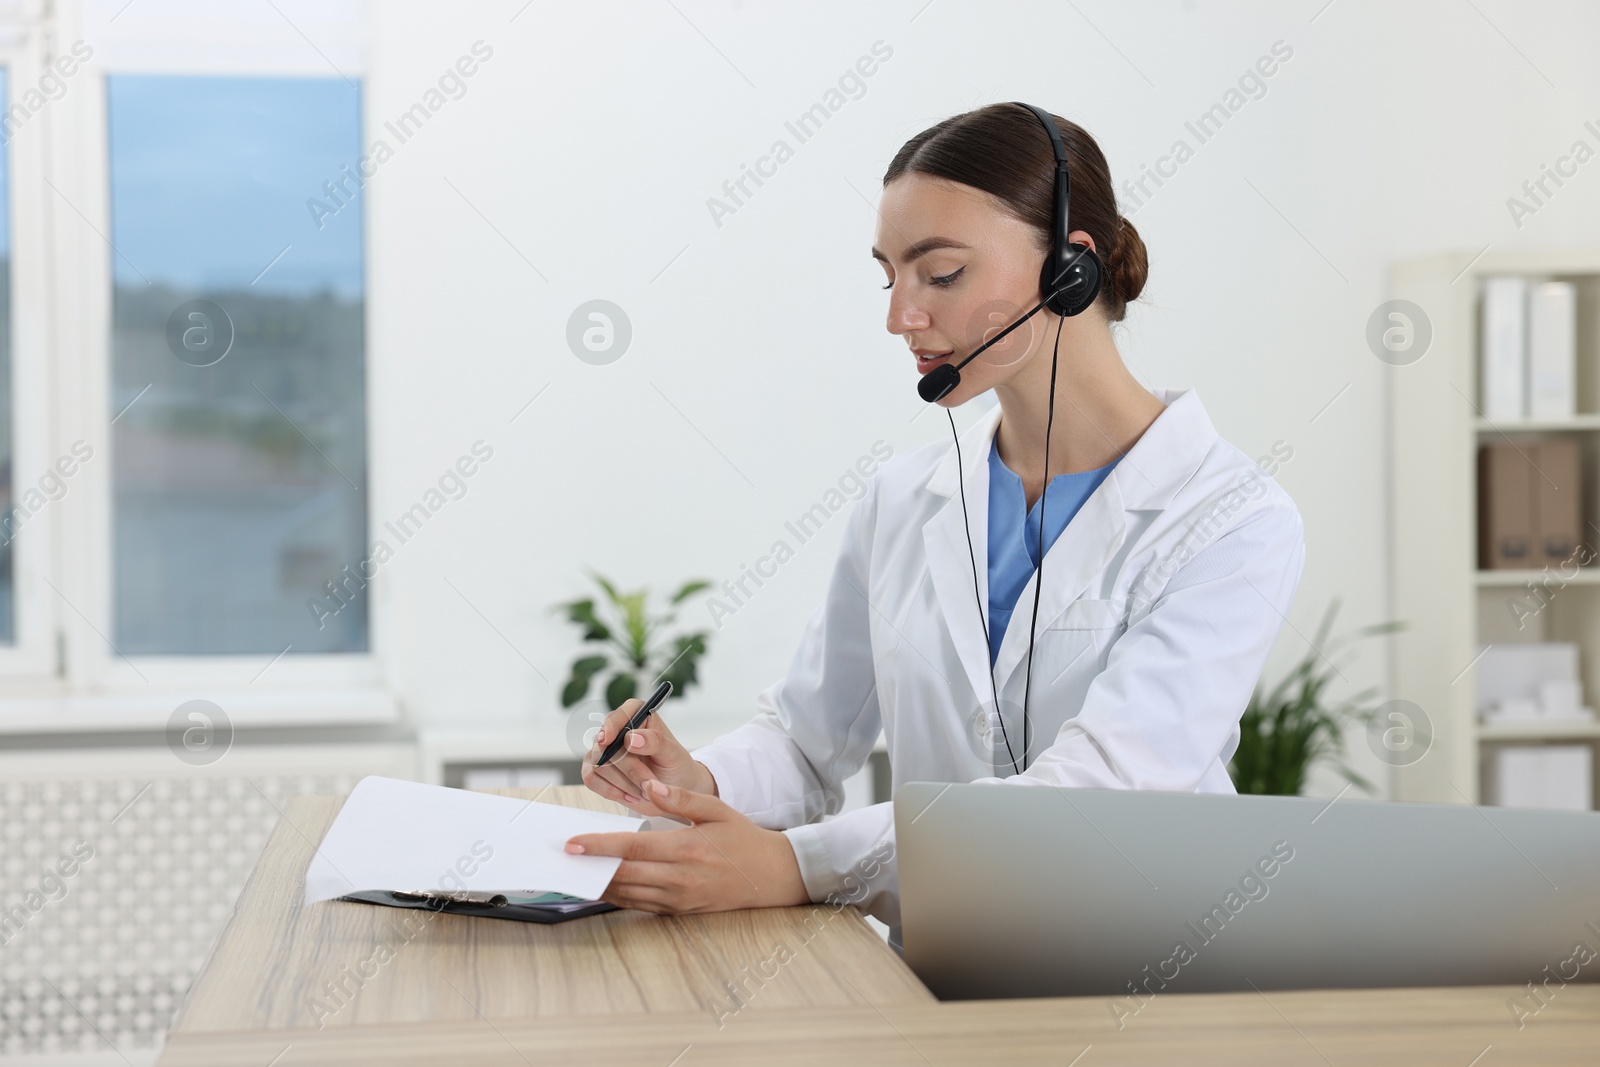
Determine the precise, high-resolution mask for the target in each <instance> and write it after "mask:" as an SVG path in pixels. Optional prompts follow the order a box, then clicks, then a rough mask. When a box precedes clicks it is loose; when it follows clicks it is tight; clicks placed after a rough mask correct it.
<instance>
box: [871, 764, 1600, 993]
mask: <svg viewBox="0 0 1600 1067" xmlns="http://www.w3.org/2000/svg"><path fill="white" fill-rule="evenodd" d="M894 815H895V836H896V847H897V852H898V868H899V880H900V900H901V916H900V920H901V931H900V932H901V939H902V945H903V947H904V954H905V960H906V963H907V964H909V965H910V966H911V968H912V970H914V971H915V972H916V973H917V975H918V977H920V978H921V979H922V980H923V981H924V982H925V983H926V984H927V985H928V988H929V989H931V990H932V991H933V992H934V993H935V995H937V996H938V997H940V998H941V999H974V998H987V997H1040V996H1065V995H1103V996H1110V997H1118V998H1125V999H1126V1004H1125V1008H1126V1010H1127V1011H1129V1012H1134V1011H1136V1010H1138V1007H1139V1006H1140V1005H1142V1004H1143V1003H1145V1002H1146V1001H1148V999H1149V998H1150V997H1153V996H1155V995H1156V994H1158V993H1161V992H1189V993H1193V992H1203V991H1204V992H1217V991H1249V990H1251V989H1252V988H1254V989H1260V990H1271V989H1309V988H1338V987H1363V986H1416V985H1482V984H1498V983H1509V984H1515V985H1523V984H1524V983H1527V982H1533V983H1535V984H1540V983H1543V982H1545V981H1550V982H1551V988H1557V987H1559V985H1560V983H1561V981H1562V980H1577V981H1585V980H1589V981H1592V980H1597V979H1600V959H1595V958H1591V957H1592V955H1593V953H1595V952H1600V813H1596V812H1566V811H1529V810H1514V809H1508V808H1483V807H1472V806H1469V805H1465V804H1463V805H1451V804H1403V803H1387V802H1381V801H1367V800H1348V799H1340V800H1336V801H1332V802H1330V801H1328V800H1325V799H1313V798H1305V797H1260V796H1234V795H1231V794H1226V795H1225V794H1194V793H1169V792H1138V791H1132V790H1117V789H1056V788H1050V787H1031V786H1012V785H997V784H987V785H950V784H940V783H924V782H910V783H907V784H905V785H904V786H902V787H901V788H900V789H899V790H898V792H896V794H895V798H894ZM1580 945H1582V946H1584V949H1583V950H1582V951H1580V950H1579V949H1578V946H1580ZM1547 967H1548V968H1549V969H1548V970H1546V968H1547ZM1553 975H1554V976H1558V977H1556V978H1554V979H1552V977H1551V976H1553Z"/></svg>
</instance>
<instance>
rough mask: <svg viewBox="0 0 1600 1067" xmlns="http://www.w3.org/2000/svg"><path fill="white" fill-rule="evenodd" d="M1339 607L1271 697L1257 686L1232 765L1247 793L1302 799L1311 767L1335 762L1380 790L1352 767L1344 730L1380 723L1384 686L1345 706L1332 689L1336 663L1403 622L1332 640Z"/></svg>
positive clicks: (1238, 784)
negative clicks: (1376, 698)
mask: <svg viewBox="0 0 1600 1067" xmlns="http://www.w3.org/2000/svg"><path fill="white" fill-rule="evenodd" d="M1338 611H1339V601H1338V600H1334V601H1333V602H1332V603H1331V604H1329V605H1328V611H1327V614H1326V615H1324V616H1323V619H1322V623H1321V625H1320V626H1319V627H1318V628H1317V634H1316V637H1315V638H1314V639H1313V640H1312V642H1311V646H1312V647H1311V651H1309V652H1308V653H1307V654H1306V656H1305V658H1304V659H1302V660H1301V661H1300V662H1299V663H1298V664H1297V665H1296V666H1295V667H1294V668H1293V669H1292V670H1290V671H1289V673H1288V674H1286V675H1284V677H1283V678H1282V679H1281V680H1280V681H1279V682H1278V684H1277V685H1276V686H1274V687H1273V688H1272V689H1271V690H1270V691H1268V692H1265V693H1263V692H1262V690H1261V689H1260V688H1259V687H1257V689H1256V691H1255V692H1254V693H1252V694H1251V696H1250V703H1249V705H1248V706H1247V707H1246V708H1245V712H1244V715H1243V717H1241V718H1240V720H1239V748H1238V750H1237V751H1235V752H1234V754H1233V759H1232V760H1230V761H1229V763H1228V774H1229V775H1230V776H1231V777H1232V778H1233V785H1234V788H1235V789H1237V790H1238V791H1239V792H1240V793H1268V794H1274V795H1278V796H1299V795H1300V791H1301V790H1302V789H1304V788H1305V784H1306V777H1307V775H1308V774H1309V773H1310V771H1311V768H1312V767H1313V766H1315V765H1316V764H1318V763H1319V762H1323V761H1330V762H1332V763H1333V764H1334V765H1335V767H1336V768H1337V769H1338V771H1339V773H1340V774H1342V775H1343V776H1344V777H1345V779H1346V780H1348V781H1350V782H1352V783H1353V784H1355V785H1358V786H1360V787H1361V788H1363V789H1365V790H1367V791H1368V792H1371V791H1372V788H1373V787H1372V783H1371V782H1369V781H1367V779H1366V778H1364V777H1363V776H1362V775H1360V774H1357V773H1356V772H1355V771H1354V770H1352V769H1351V768H1350V766H1349V765H1348V764H1346V763H1345V761H1344V757H1343V752H1344V728H1345V727H1346V726H1347V725H1349V724H1351V723H1356V724H1359V725H1360V726H1361V727H1362V728H1363V729H1365V728H1366V726H1367V724H1368V723H1369V722H1371V721H1372V717H1373V715H1374V714H1376V712H1377V711H1378V707H1379V705H1376V704H1371V703H1369V701H1370V700H1371V698H1372V696H1373V695H1374V694H1375V693H1376V692H1377V689H1376V687H1369V688H1367V689H1363V690H1362V691H1361V692H1359V693H1356V694H1354V695H1352V696H1350V697H1348V698H1346V699H1344V700H1340V701H1330V699H1329V697H1328V694H1327V689H1328V686H1329V684H1330V683H1331V682H1332V680H1333V678H1334V677H1335V675H1337V674H1338V668H1337V667H1335V666H1334V663H1333V661H1332V659H1331V658H1330V657H1331V656H1332V655H1333V653H1334V652H1336V651H1338V650H1339V649H1341V648H1344V647H1346V646H1348V645H1350V644H1352V643H1354V642H1355V641H1358V640H1360V639H1362V638H1366V637H1374V636H1377V635H1379V634H1387V633H1394V632H1395V631H1396V630H1399V629H1401V628H1402V627H1403V624H1402V623H1397V622H1386V623H1376V624H1374V625H1372V626H1366V627H1363V628H1361V629H1359V630H1356V631H1354V632H1352V633H1348V634H1345V635H1343V636H1340V637H1336V638H1333V639H1332V640H1329V637H1328V633H1329V631H1330V630H1331V629H1332V626H1333V617H1334V615H1336V614H1337V613H1338Z"/></svg>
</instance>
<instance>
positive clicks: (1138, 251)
mask: <svg viewBox="0 0 1600 1067" xmlns="http://www.w3.org/2000/svg"><path fill="white" fill-rule="evenodd" d="M1105 264H1106V274H1107V275H1109V277H1108V278H1107V279H1106V280H1107V281H1108V282H1109V283H1110V285H1111V289H1112V292H1113V293H1114V294H1115V297H1114V299H1113V301H1112V303H1113V304H1114V305H1115V306H1117V307H1118V308H1121V307H1122V306H1123V305H1125V304H1128V303H1131V302H1132V301H1134V300H1137V299H1139V294H1140V293H1142V292H1144V283H1145V279H1146V278H1148V277H1149V276H1150V257H1149V254H1148V253H1147V252H1146V251H1145V247H1144V238H1142V237H1140V236H1139V231H1138V230H1136V229H1134V228H1133V223H1131V222H1129V221H1128V220H1127V219H1125V218H1123V217H1122V216H1121V215H1118V216H1117V238H1116V241H1115V242H1114V243H1113V245H1112V247H1111V252H1110V256H1109V258H1107V259H1106V261H1105ZM1117 318H1118V319H1121V318H1122V316H1121V315H1118V316H1117Z"/></svg>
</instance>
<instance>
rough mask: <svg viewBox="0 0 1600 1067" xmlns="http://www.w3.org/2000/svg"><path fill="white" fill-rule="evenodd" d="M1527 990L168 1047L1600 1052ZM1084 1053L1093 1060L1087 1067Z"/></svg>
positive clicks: (420, 1065)
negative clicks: (1514, 1005) (1514, 1013)
mask: <svg viewBox="0 0 1600 1067" xmlns="http://www.w3.org/2000/svg"><path fill="white" fill-rule="evenodd" d="M1515 991H1516V990H1515V989H1513V988H1510V987H1503V986H1483V987H1463V988H1456V989H1371V990H1305V991H1296V992H1280V993H1269V994H1267V996H1265V997H1262V996H1260V995H1258V994H1255V993H1189V994H1171V995H1169V996H1168V998H1167V999H1166V1001H1165V1002H1163V1001H1162V999H1161V998H1160V997H1157V999H1156V1000H1154V1001H1152V1002H1151V1003H1150V1004H1149V1005H1148V1006H1147V1007H1146V1008H1145V1010H1144V1011H1143V1012H1141V1013H1140V1014H1139V1016H1138V1017H1137V1018H1135V1019H1132V1020H1129V1021H1128V1023H1127V1025H1126V1027H1125V1028H1124V1029H1122V1030H1121V1031H1118V1030H1117V1028H1116V1024H1115V1022H1114V1020H1113V1019H1112V1017H1111V1014H1110V1012H1109V1011H1108V1010H1107V1008H1106V1002H1105V1000H1104V999H1102V998H1098V997H1064V998H1059V999H1040V1000H991V1001H964V1002H963V1001H952V1002H949V1003H943V1004H899V1005H887V1006H880V1007H871V1006H861V1005H856V1006H852V1007H841V1008H827V1009H823V1008H774V1009H762V1010H759V1011H758V1010H756V1009H755V1008H754V1007H752V1008H750V1009H748V1010H747V1011H744V1012H742V1013H740V1014H738V1015H736V1016H733V1017H731V1018H724V1019H722V1020H721V1026H720V1027H719V1025H718V1022H717V1021H715V1020H713V1019H712V1018H711V1017H709V1016H707V1015H705V1014H704V1013H700V1014H681V1013H680V1014H673V1013H654V1014H637V1013H636V1014H633V1015H626V1016H612V1017H609V1018H607V1019H605V1020H604V1022H603V1024H601V1025H598V1026H597V1025H596V1023H597V1022H599V1020H596V1019H595V1018H594V1017H593V1016H589V1017H587V1018H583V1017H577V1016H570V1015H569V1016H564V1017H555V1018H543V1019H534V1018H521V1019H493V1020H490V1019H480V1020H477V1021H474V1022H449V1023H415V1024H407V1025H398V1026H355V1027H349V1026H346V1027H338V1028H335V1027H328V1028H327V1029H324V1030H321V1031H316V1030H306V1031H297V1030H273V1031H263V1030H257V1031H253V1032H233V1033H229V1032H223V1031H210V1032H193V1031H185V1032H178V1033H174V1034H173V1035H172V1037H171V1039H170V1041H169V1043H168V1045H167V1052H166V1055H165V1056H164V1057H163V1058H162V1060H161V1063H162V1064H163V1065H164V1067H267V1065H268V1064H271V1067H332V1065H336V1064H337V1065H344V1064H365V1063H382V1064H388V1065H392V1067H425V1065H426V1067H431V1065H435V1064H450V1065H456V1064H463V1065H469V1067H544V1065H546V1064H550V1065H556V1064H561V1065H566V1064H571V1065H576V1067H583V1065H590V1064H592V1065H596V1067H599V1065H617V1067H627V1065H636V1067H746V1065H748V1064H752V1063H760V1064H763V1065H768V1067H785V1065H790V1064H793V1065H801V1064H818V1063H825V1064H829V1065H832V1067H844V1065H847V1064H872V1065H874V1067H929V1065H939V1067H942V1065H945V1064H952V1065H954V1064H974V1063H981V1064H990V1063H1006V1064H1040V1065H1044V1064H1050V1065H1052V1067H1063V1065H1068V1064H1073V1065H1076V1067H1116V1065H1133V1064H1141V1065H1143V1064H1149V1065H1171V1064H1184V1065H1186V1067H1202V1065H1212V1064H1214V1065H1217V1067H1281V1065H1298V1064H1304V1065H1307V1067H1327V1065H1328V1064H1336V1065H1338V1067H1350V1065H1355V1064H1393V1065H1395V1067H1470V1065H1477V1067H1505V1065H1509V1064H1527V1065H1529V1067H1569V1065H1572V1067H1576V1065H1579V1064H1584V1065H1592V1064H1594V1063H1595V1061H1596V1056H1597V1053H1600V986H1595V985H1592V984H1591V985H1587V986H1572V985H1569V986H1567V987H1566V988H1565V989H1563V990H1562V991H1561V992H1560V993H1559V994H1558V995H1557V996H1556V997H1555V998H1554V999H1553V1000H1552V1001H1551V1002H1550V1004H1549V1006H1547V1007H1546V1008H1545V1009H1544V1011H1542V1012H1541V1013H1540V1014H1539V1015H1538V1016H1537V1017H1536V1018H1535V1019H1532V1020H1530V1021H1529V1022H1528V1025H1527V1027H1526V1028H1525V1029H1523V1030H1521V1031H1518V1030H1517V1028H1516V1025H1515V1024H1514V1023H1513V1022H1512V1020H1511V1016H1510V1014H1509V1013H1508V1012H1507V1011H1506V1008H1505V999H1506V997H1507V996H1508V995H1510V994H1512V993H1514V992H1515ZM1080 1056H1081V1058H1080Z"/></svg>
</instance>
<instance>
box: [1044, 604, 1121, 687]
mask: <svg viewBox="0 0 1600 1067" xmlns="http://www.w3.org/2000/svg"><path fill="white" fill-rule="evenodd" d="M1122 622H1123V616H1122V608H1121V606H1120V605H1119V603H1118V602H1117V601H1114V600H1091V599H1080V600H1074V601H1073V602H1072V603H1070V604H1068V605H1067V607H1066V610H1065V611H1063V612H1062V613H1061V615H1060V617H1058V618H1057V619H1056V620H1055V621H1054V622H1052V623H1051V624H1050V625H1049V627H1047V628H1046V629H1045V631H1044V633H1043V634H1041V640H1042V641H1043V642H1044V643H1045V644H1046V645H1047V646H1048V647H1049V653H1048V658H1049V661H1050V664H1051V667H1050V674H1048V675H1045V677H1046V678H1053V679H1054V680H1055V681H1060V680H1061V676H1062V675H1064V674H1066V673H1067V672H1068V671H1072V672H1073V673H1074V674H1076V675H1078V676H1080V677H1082V678H1084V679H1085V681H1084V684H1085V685H1087V679H1088V678H1090V677H1092V676H1093V675H1095V674H1098V673H1099V672H1100V671H1101V670H1102V669H1103V668H1104V667H1105V661H1106V657H1107V656H1108V655H1109V654H1110V648H1111V642H1112V641H1113V640H1114V639H1115V638H1116V636H1117V634H1118V633H1119V632H1120V629H1121V626H1122Z"/></svg>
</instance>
